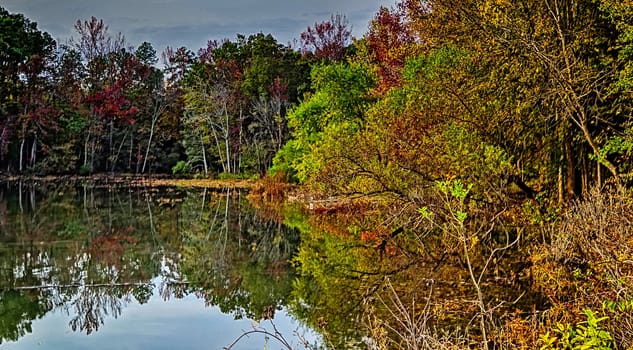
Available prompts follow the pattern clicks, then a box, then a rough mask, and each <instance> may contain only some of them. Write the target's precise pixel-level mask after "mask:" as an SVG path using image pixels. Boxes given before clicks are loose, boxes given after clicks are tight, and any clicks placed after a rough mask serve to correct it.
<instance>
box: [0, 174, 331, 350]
mask: <svg viewBox="0 0 633 350" xmlns="http://www.w3.org/2000/svg"><path fill="white" fill-rule="evenodd" d="M299 240H300V238H299V232H297V231H296V230H295V229H290V228H288V227H286V226H285V225H284V224H283V223H282V221H281V220H280V219H279V218H275V217H274V216H268V217H267V216H266V215H263V214H262V213H260V212H258V210H256V209H255V208H253V207H252V206H251V205H250V204H249V202H248V200H247V199H246V198H245V193H244V192H243V191H240V190H235V189H204V188H202V189H183V188H175V187H167V186H164V187H158V188H156V187H127V186H121V185H119V186H103V185H96V184H94V183H90V182H86V183H74V184H72V185H68V184H54V183H45V182H40V183H37V182H31V183H20V182H16V183H0V347H1V348H2V349H35V348H40V349H86V348H90V349H222V348H224V347H227V346H229V345H231V344H232V343H233V342H234V341H236V340H237V339H238V338H239V337H240V336H241V335H243V334H244V333H246V332H250V331H255V330H257V331H256V332H254V333H253V334H251V335H250V336H249V337H247V338H243V339H241V340H240V341H239V342H238V343H237V344H235V346H234V347H233V349H263V348H266V347H272V348H282V347H283V345H281V344H279V343H277V342H276V340H275V339H273V337H270V336H268V337H267V336H265V335H264V334H262V331H264V330H266V331H268V332H273V333H274V332H275V330H278V331H279V334H280V335H281V336H283V337H284V338H285V339H286V340H287V341H288V343H289V344H288V345H290V346H291V347H292V348H304V346H303V345H302V344H303V343H302V342H303V341H307V342H309V343H310V344H316V343H318V342H319V336H318V335H317V334H316V332H314V331H312V330H311V329H309V328H308V327H306V326H304V325H302V324H301V322H299V321H297V320H296V318H295V317H293V315H292V312H291V311H290V309H289V308H288V307H287V302H288V299H289V298H290V295H291V292H292V286H293V281H294V280H295V279H296V272H295V271H294V270H293V268H292V267H291V265H290V263H289V261H290V260H291V259H292V257H293V255H294V254H295V253H296V250H297V249H298V245H299ZM253 320H259V321H260V323H257V322H256V321H253Z"/></svg>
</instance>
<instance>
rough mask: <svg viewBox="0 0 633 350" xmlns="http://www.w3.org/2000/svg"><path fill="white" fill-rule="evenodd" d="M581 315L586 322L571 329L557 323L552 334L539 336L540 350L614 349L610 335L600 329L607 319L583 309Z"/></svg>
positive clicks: (569, 326) (579, 323)
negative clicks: (585, 318)
mask: <svg viewBox="0 0 633 350" xmlns="http://www.w3.org/2000/svg"><path fill="white" fill-rule="evenodd" d="M582 313H583V314H584V315H585V317H587V320H586V321H581V322H578V323H577V324H576V327H572V326H571V325H569V324H562V323H557V324H556V328H555V329H554V333H555V334H557V335H550V332H546V333H545V334H542V335H540V336H539V341H540V342H541V344H543V345H542V346H541V348H540V349H541V350H554V349H556V350H558V349H561V350H567V349H569V350H572V349H573V350H589V349H599V350H608V349H615V345H614V344H613V337H612V336H611V333H609V332H608V331H606V330H604V329H603V328H602V324H601V323H603V322H604V321H607V320H608V319H609V317H607V316H603V317H597V316H596V315H595V314H594V313H593V311H591V310H589V309H585V310H583V311H582Z"/></svg>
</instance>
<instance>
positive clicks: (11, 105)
mask: <svg viewBox="0 0 633 350" xmlns="http://www.w3.org/2000/svg"><path fill="white" fill-rule="evenodd" d="M0 44H1V45H0V46H1V47H0V71H1V74H2V77H3V78H2V81H0V118H1V119H2V123H1V124H0V164H2V165H6V166H7V168H11V166H12V165H11V162H10V161H9V160H10V158H7V156H9V154H10V152H11V149H12V148H13V149H15V148H14V147H15V140H16V139H15V138H16V137H17V138H18V140H19V141H18V142H17V143H18V144H19V146H18V147H19V148H18V149H19V150H18V151H17V153H19V154H20V155H19V156H18V157H16V158H18V162H17V163H18V164H17V167H18V169H19V170H20V171H22V170H23V169H24V153H25V147H26V144H27V140H28V143H30V145H29V148H30V152H29V153H30V157H29V165H33V163H34V162H35V156H36V154H37V144H38V141H37V135H36V134H37V132H38V129H39V131H40V132H44V133H45V132H47V131H51V127H52V126H53V125H54V113H50V114H49V113H48V112H47V110H46V109H47V108H48V105H47V103H46V102H45V96H44V94H45V93H46V89H45V85H46V82H45V80H46V79H45V76H44V75H45V70H46V60H47V58H48V56H49V55H50V54H51V53H52V51H53V48H54V47H55V42H54V41H53V39H52V38H51V37H50V35H49V34H48V33H45V32H41V31H40V30H38V29H37V24H36V23H33V22H31V21H30V20H28V19H26V18H25V17H24V16H22V15H20V14H10V13H9V12H8V11H6V10H5V9H4V8H1V7H0ZM12 146H13V147H12ZM14 152H15V151H14ZM14 155H15V154H14ZM13 159H15V158H13Z"/></svg>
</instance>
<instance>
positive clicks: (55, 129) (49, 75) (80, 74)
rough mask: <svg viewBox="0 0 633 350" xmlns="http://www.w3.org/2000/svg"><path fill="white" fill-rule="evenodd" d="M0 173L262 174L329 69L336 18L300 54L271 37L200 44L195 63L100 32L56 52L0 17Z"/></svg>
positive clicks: (314, 31)
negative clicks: (318, 69) (314, 75)
mask: <svg viewBox="0 0 633 350" xmlns="http://www.w3.org/2000/svg"><path fill="white" fill-rule="evenodd" d="M0 20H1V24H0V42H1V43H2V46H1V48H0V60H1V62H0V67H1V68H0V69H2V76H3V79H2V82H0V119H1V120H2V123H0V169H1V170H0V171H2V172H6V173H9V174H77V173H78V174H92V173H97V172H99V173H103V172H108V173H136V174H147V173H172V172H176V173H204V174H217V173H227V174H248V175H256V174H263V173H265V172H266V170H267V169H268V168H269V167H270V165H271V162H272V158H273V156H274V154H275V152H277V151H278V150H279V149H280V148H281V147H282V145H283V144H285V142H286V141H287V139H288V137H289V132H288V127H287V123H286V118H285V116H286V113H287V111H288V110H289V109H290V107H291V106H292V105H294V104H296V103H297V102H298V101H299V99H300V98H301V96H302V95H303V93H304V92H306V91H308V90H309V89H310V85H311V84H310V80H309V78H310V77H309V71H310V67H311V66H312V65H313V64H315V63H316V62H318V61H321V60H328V59H330V57H332V58H337V59H340V57H341V56H342V55H343V54H344V52H346V50H347V46H348V45H349V43H350V33H351V32H350V30H349V28H348V26H349V25H348V22H347V19H346V18H345V17H344V16H341V15H337V16H332V18H331V19H330V20H327V21H324V22H322V23H316V24H315V25H314V28H312V27H309V28H308V29H307V30H306V32H305V33H303V34H302V37H301V43H302V44H301V47H300V48H296V49H295V48H292V47H290V46H286V45H282V44H280V43H278V42H277V41H276V39H275V38H274V37H273V36H272V35H264V34H263V33H258V34H253V35H249V36H245V35H241V34H238V35H237V38H236V39H235V40H233V41H231V40H228V39H225V40H222V41H216V40H210V41H209V43H208V45H207V47H204V48H201V49H199V50H198V51H197V52H196V53H194V52H193V51H191V50H189V49H187V48H185V47H180V48H177V49H174V48H169V47H168V48H167V49H166V50H165V51H164V52H162V53H160V54H159V53H157V52H156V50H155V49H154V48H153V47H152V45H151V44H150V43H148V42H144V43H142V44H140V45H139V46H138V47H136V48H135V47H132V46H130V45H129V44H128V43H127V42H126V40H125V37H124V36H123V35H122V34H121V33H118V34H114V33H111V32H110V30H109V27H108V26H107V25H106V24H105V23H104V22H103V20H100V19H97V18H96V17H92V18H90V19H88V20H78V21H77V22H76V23H75V25H74V28H75V32H76V33H75V36H74V37H73V38H72V39H70V40H69V41H68V42H67V43H64V44H60V43H56V42H55V41H54V40H53V39H52V38H51V36H50V35H49V34H48V33H46V32H43V31H40V30H39V29H38V28H37V24H36V23H34V22H31V21H30V20H29V19H28V18H26V17H24V16H23V15H21V14H11V13H9V12H7V11H6V10H4V9H0Z"/></svg>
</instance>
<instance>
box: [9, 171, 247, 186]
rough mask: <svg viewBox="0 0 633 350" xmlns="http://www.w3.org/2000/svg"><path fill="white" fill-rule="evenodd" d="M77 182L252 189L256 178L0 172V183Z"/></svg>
mask: <svg viewBox="0 0 633 350" xmlns="http://www.w3.org/2000/svg"><path fill="white" fill-rule="evenodd" d="M20 181H22V182H44V183H77V182H89V183H97V184H99V185H104V186H117V185H125V186H130V187H161V186H174V187H185V188H205V187H206V188H227V187H230V188H239V189H252V188H253V187H254V186H255V185H256V183H257V180H248V179H178V178H172V177H170V176H169V175H166V174H165V175H163V174H153V175H125V174H114V175H110V174H95V175H89V176H81V175H43V176H42V175H6V174H0V183H11V182H20Z"/></svg>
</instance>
